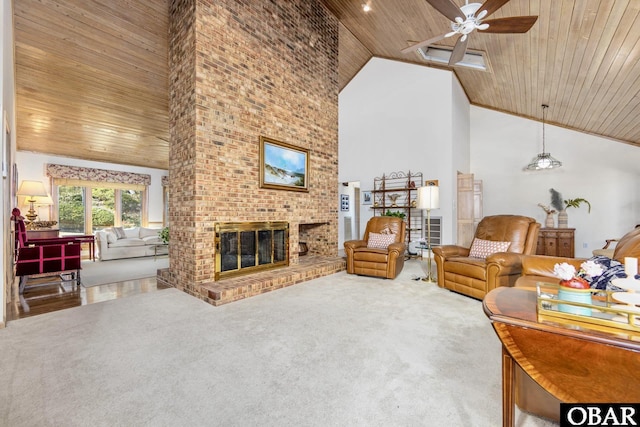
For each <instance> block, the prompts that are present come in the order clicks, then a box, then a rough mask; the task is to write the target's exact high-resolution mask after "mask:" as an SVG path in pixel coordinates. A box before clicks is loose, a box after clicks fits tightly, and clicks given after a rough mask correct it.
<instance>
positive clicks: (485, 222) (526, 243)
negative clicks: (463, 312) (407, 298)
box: [433, 215, 540, 299]
mask: <svg viewBox="0 0 640 427" xmlns="http://www.w3.org/2000/svg"><path fill="white" fill-rule="evenodd" d="M539 230H540V224H539V223H537V222H536V220H535V219H534V218H529V217H526V216H520V215H494V216H487V217H484V218H483V219H482V221H480V223H479V224H478V228H477V229H476V234H475V236H474V239H483V240H491V241H497V242H511V244H510V245H509V248H508V249H507V252H498V253H494V254H492V255H489V256H488V257H487V258H486V259H484V258H471V257H469V252H470V248H464V247H462V246H456V245H445V246H438V247H435V248H433V254H434V258H435V261H436V266H437V271H438V286H440V287H441V288H446V289H449V290H452V291H455V292H459V293H461V294H465V295H468V296H470V297H473V298H477V299H482V298H484V296H485V295H486V294H487V293H488V292H489V291H490V290H492V289H494V288H497V287H498V286H513V284H514V283H515V281H516V279H518V277H520V274H521V269H522V264H521V261H520V258H521V256H522V254H533V253H535V251H536V246H537V244H538V231H539Z"/></svg>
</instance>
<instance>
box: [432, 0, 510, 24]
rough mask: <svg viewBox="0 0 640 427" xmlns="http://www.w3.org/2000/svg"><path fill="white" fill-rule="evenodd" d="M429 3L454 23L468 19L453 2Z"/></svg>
mask: <svg viewBox="0 0 640 427" xmlns="http://www.w3.org/2000/svg"><path fill="white" fill-rule="evenodd" d="M489 1H491V0H489ZM507 1H508V0H507ZM427 3H429V4H430V5H431V6H433V7H434V8H435V9H436V10H437V11H438V12H440V13H441V14H443V15H444V16H446V17H447V18H449V20H450V21H452V22H453V21H455V20H456V18H457V17H459V18H462V19H463V20H464V19H465V18H466V17H465V16H464V13H462V11H461V10H460V8H459V7H458V6H457V5H456V4H455V3H454V2H453V1H451V0H427Z"/></svg>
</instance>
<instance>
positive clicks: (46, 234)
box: [27, 228, 60, 240]
mask: <svg viewBox="0 0 640 427" xmlns="http://www.w3.org/2000/svg"><path fill="white" fill-rule="evenodd" d="M59 234H60V230H58V229H57V228H40V229H38V230H27V240H33V239H55V238H56V237H58V235H59Z"/></svg>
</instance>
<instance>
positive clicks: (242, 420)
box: [0, 260, 553, 427]
mask: <svg viewBox="0 0 640 427" xmlns="http://www.w3.org/2000/svg"><path fill="white" fill-rule="evenodd" d="M422 274H423V273H422V264H421V263H420V262H419V261H417V260H413V261H409V262H408V263H407V264H406V266H405V270H404V271H403V273H402V274H401V275H400V277H399V278H397V279H396V280H393V281H391V280H382V279H374V278H363V277H357V276H352V275H347V274H346V273H344V272H343V273H338V274H335V275H332V276H327V277H323V278H320V279H316V280H313V281H309V282H305V283H302V284H298V285H295V286H291V287H288V288H285V289H282V290H278V291H274V292H270V293H267V294H264V295H261V296H256V297H252V298H249V299H247V300H243V301H239V302H235V303H231V304H227V305H224V306H221V307H213V306H210V305H208V304H206V303H203V302H201V301H199V300H197V299H195V298H193V297H190V296H188V295H186V294H184V293H182V292H179V291H177V290H175V289H167V290H161V291H156V292H152V293H148V294H142V295H137V296H132V297H129V298H124V299H119V300H113V301H108V302H103V303H99V304H92V305H88V306H83V307H77V308H72V309H68V310H64V311H59V312H55V313H50V314H45V315H41V316H36V317H32V318H26V319H21V320H17V321H14V322H9V324H8V325H7V328H6V329H4V330H0V349H2V350H1V353H2V358H1V359H0V383H1V384H2V387H0V425H7V426H40V425H50V426H87V425H92V426H187V425H188V426H243V427H244V426H460V427H462V426H464V427H468V426H481V427H492V426H499V425H501V401H500V396H501V380H500V357H501V356H500V344H499V341H498V339H497V337H496V336H495V333H494V332H493V330H492V328H491V326H490V323H489V321H488V319H487V318H486V317H485V315H484V313H483V312H482V307H481V303H480V302H479V301H476V300H472V299H469V298H466V297H463V296H460V295H457V294H454V293H450V292H448V291H444V290H441V289H439V288H437V286H435V285H432V284H426V283H424V282H420V281H414V280H412V277H413V276H418V275H422ZM517 425H518V426H521V427H522V426H527V427H529V426H550V425H553V424H551V423H548V422H545V421H542V420H539V419H537V418H535V417H532V416H528V415H525V414H518V417H517Z"/></svg>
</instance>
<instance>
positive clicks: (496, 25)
mask: <svg viewBox="0 0 640 427" xmlns="http://www.w3.org/2000/svg"><path fill="white" fill-rule="evenodd" d="M537 20H538V17H537V16H512V17H510V18H498V19H486V20H484V21H482V23H483V24H489V28H487V29H486V30H482V31H483V32H485V33H526V32H527V31H529V30H530V29H531V27H533V24H535V23H536V21H537Z"/></svg>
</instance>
